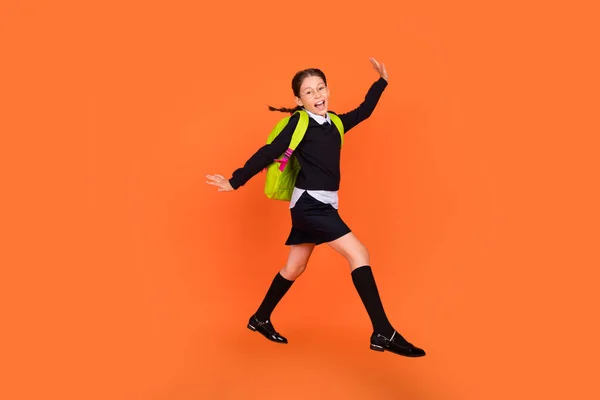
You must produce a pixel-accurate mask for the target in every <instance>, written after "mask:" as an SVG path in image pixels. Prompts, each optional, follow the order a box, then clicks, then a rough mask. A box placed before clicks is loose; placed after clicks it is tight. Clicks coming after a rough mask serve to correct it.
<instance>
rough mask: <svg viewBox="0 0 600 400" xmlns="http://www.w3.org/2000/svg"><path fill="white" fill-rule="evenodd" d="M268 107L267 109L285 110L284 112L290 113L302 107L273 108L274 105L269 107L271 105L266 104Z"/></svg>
mask: <svg viewBox="0 0 600 400" xmlns="http://www.w3.org/2000/svg"><path fill="white" fill-rule="evenodd" d="M268 107H269V111H279V112H285V113H290V114H293V113H295V112H296V111H299V110H302V107H300V106H297V107H296V108H285V107H282V108H275V107H271V106H268Z"/></svg>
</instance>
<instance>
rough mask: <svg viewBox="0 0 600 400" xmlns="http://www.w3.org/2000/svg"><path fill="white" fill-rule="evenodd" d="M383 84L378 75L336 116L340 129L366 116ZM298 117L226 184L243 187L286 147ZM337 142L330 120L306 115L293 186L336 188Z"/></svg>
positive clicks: (336, 131)
mask: <svg viewBox="0 0 600 400" xmlns="http://www.w3.org/2000/svg"><path fill="white" fill-rule="evenodd" d="M386 86H387V81H386V80H385V79H383V78H380V79H379V80H377V81H376V82H375V83H373V85H371V87H370V89H369V91H368V92H367V95H366V96H365V100H364V101H363V102H362V103H361V104H360V106H358V107H357V108H355V109H354V110H352V111H350V112H347V113H345V114H339V115H338V116H339V117H340V119H341V120H342V123H343V124H344V132H346V133H347V132H348V131H349V130H350V129H352V128H354V127H355V126H356V125H358V124H359V123H360V122H362V121H364V120H365V119H367V118H369V116H370V115H371V113H372V112H373V110H374V109H375V106H376V105H377V103H378V101H379V98H380V97H381V95H382V93H383V90H384V89H385V88H386ZM336 115H337V114H336ZM298 118H299V117H298V114H295V115H293V116H292V117H291V118H290V120H289V122H288V124H287V125H286V126H285V128H283V130H282V131H281V132H280V133H279V135H278V136H277V137H276V138H275V140H273V142H272V143H270V144H267V145H265V146H263V147H261V148H260V149H259V150H258V151H257V152H256V153H254V155H253V156H252V157H250V159H249V160H248V161H247V162H246V163H245V164H244V166H243V167H242V168H238V169H237V170H235V171H234V172H233V174H232V177H231V179H230V180H229V183H230V184H231V186H232V187H233V188H234V189H236V190H237V189H238V188H239V187H240V186H243V185H244V184H245V183H246V182H248V181H249V180H250V178H252V177H253V176H254V175H256V174H257V173H259V172H260V171H261V170H262V169H264V168H266V167H267V166H269V165H270V164H271V163H272V162H273V160H274V159H276V158H278V157H280V156H281V155H282V154H283V153H284V152H285V151H286V150H287V149H288V147H289V144H290V142H291V140H292V134H293V133H294V129H295V128H296V125H297V124H298ZM340 145H341V140H340V133H339V131H338V130H337V128H336V127H335V125H334V124H333V123H331V124H330V123H327V122H325V123H324V124H323V125H319V123H318V122H317V121H315V120H314V119H312V118H309V122H308V129H307V130H306V134H305V135H304V138H303V139H302V141H301V142H300V144H299V145H298V147H296V150H295V151H294V155H295V156H296V158H297V159H298V162H299V164H300V168H301V169H300V172H299V173H298V177H297V178H296V184H295V186H296V187H298V188H299V189H307V190H331V191H336V190H339V187H340V150H341V149H340Z"/></svg>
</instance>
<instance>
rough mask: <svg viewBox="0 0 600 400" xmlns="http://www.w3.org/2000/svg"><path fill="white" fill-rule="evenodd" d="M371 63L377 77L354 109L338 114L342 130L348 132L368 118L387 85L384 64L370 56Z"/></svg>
mask: <svg viewBox="0 0 600 400" xmlns="http://www.w3.org/2000/svg"><path fill="white" fill-rule="evenodd" d="M370 61H371V64H372V65H373V68H374V69H375V71H377V73H378V74H379V79H378V80H377V81H376V82H375V83H373V85H371V87H370V88H369V91H368V92H367V95H366V96H365V99H364V101H363V102H362V103H361V104H360V105H359V106H358V107H357V108H355V109H354V110H352V111H350V112H347V113H345V114H340V115H339V117H340V119H341V120H342V123H343V124H344V132H346V133H347V132H348V131H349V130H350V129H352V128H354V127H355V126H356V125H358V124H359V123H361V122H362V121H364V120H365V119H367V118H369V117H370V116H371V114H372V113H373V110H375V107H376V106H377V103H378V102H379V99H380V98H381V95H382V94H383V91H384V89H385V88H386V87H387V85H388V74H387V71H386V69H385V65H384V64H383V63H382V64H380V63H379V62H378V61H377V60H376V59H374V58H373V57H371V58H370Z"/></svg>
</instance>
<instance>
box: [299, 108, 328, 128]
mask: <svg viewBox="0 0 600 400" xmlns="http://www.w3.org/2000/svg"><path fill="white" fill-rule="evenodd" d="M304 111H306V112H307V113H308V115H309V116H310V117H311V118H312V119H314V120H315V121H317V123H318V124H319V125H323V124H324V123H325V122H329V124H331V118H329V113H327V117H323V116H321V115H317V114H313V113H311V112H310V111H308V110H307V109H306V108H305V109H304Z"/></svg>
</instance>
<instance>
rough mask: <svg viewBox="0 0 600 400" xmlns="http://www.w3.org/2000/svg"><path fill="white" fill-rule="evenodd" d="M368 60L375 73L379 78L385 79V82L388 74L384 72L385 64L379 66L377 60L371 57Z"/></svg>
mask: <svg viewBox="0 0 600 400" xmlns="http://www.w3.org/2000/svg"><path fill="white" fill-rule="evenodd" d="M369 60H370V61H371V64H373V68H374V69H375V71H377V73H378V74H379V76H381V77H382V78H383V79H385V80H386V81H387V80H388V74H387V71H386V70H385V64H383V63H381V64H379V62H377V60H376V59H375V58H373V57H369Z"/></svg>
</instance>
